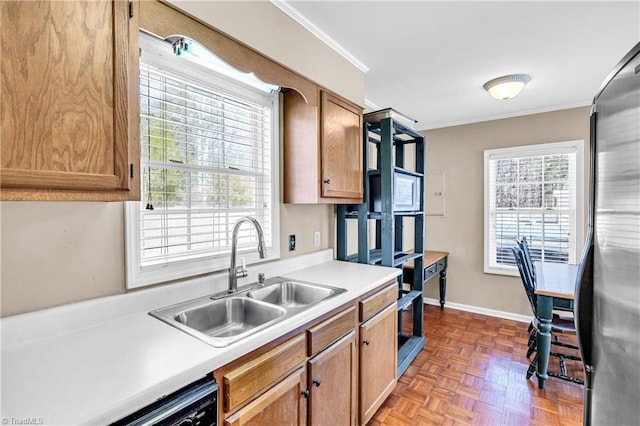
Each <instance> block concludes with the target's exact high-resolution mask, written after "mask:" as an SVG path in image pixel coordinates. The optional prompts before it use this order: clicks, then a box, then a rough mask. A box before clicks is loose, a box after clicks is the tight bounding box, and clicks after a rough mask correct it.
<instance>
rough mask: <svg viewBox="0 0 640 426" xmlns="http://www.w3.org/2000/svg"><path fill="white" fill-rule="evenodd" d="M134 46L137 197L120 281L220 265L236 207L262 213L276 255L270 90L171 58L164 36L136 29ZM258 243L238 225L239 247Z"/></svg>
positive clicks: (224, 263)
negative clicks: (137, 54) (138, 49)
mask: <svg viewBox="0 0 640 426" xmlns="http://www.w3.org/2000/svg"><path fill="white" fill-rule="evenodd" d="M141 46H142V56H141V63H140V145H141V153H140V156H141V185H142V188H141V189H142V190H141V194H142V201H141V202H140V203H135V207H132V208H130V209H129V210H130V211H129V214H128V222H133V224H132V226H131V230H130V231H131V232H130V234H133V235H130V237H129V243H130V244H129V245H130V246H132V247H129V248H130V250H131V251H132V252H135V253H132V255H133V256H130V257H129V263H132V265H130V268H129V269H132V270H131V271H130V273H129V274H128V286H129V287H136V286H140V285H146V284H152V283H155V282H159V281H166V280H169V279H176V278H182V277H185V276H189V275H194V274H199V273H204V272H209V271H212V270H216V269H222V268H224V267H228V264H229V253H230V251H231V234H232V229H233V227H234V224H235V223H236V221H237V220H238V219H240V218H241V217H243V216H253V217H255V218H256V219H257V220H258V222H260V224H261V226H262V229H263V231H264V238H265V243H266V245H267V255H268V256H267V257H270V258H273V257H276V256H277V251H278V250H277V246H276V244H275V242H276V241H275V240H276V238H274V235H276V234H277V213H274V211H275V210H276V209H277V206H278V202H277V189H275V190H274V178H273V176H274V171H275V169H276V167H274V165H277V164H274V161H275V158H276V157H277V152H274V148H275V147H274V145H275V144H274V143H273V140H274V139H275V138H274V132H275V131H276V130H277V129H276V127H277V124H276V120H275V119H276V118H277V115H278V114H277V110H276V106H277V94H271V93H264V92H261V91H258V90H257V89H255V88H250V87H247V85H245V84H241V83H239V82H237V81H233V80H232V79H229V78H228V77H226V76H222V75H217V74H216V73H213V72H212V71H211V70H209V69H203V67H202V66H200V65H198V64H196V63H192V62H191V61H189V60H187V59H185V58H183V57H177V56H175V55H173V54H172V51H171V45H170V44H168V43H166V42H164V41H161V40H155V39H152V38H151V37H148V36H142V35H141ZM227 73H228V71H227ZM245 76H246V75H245ZM276 182H277V180H276ZM129 217H130V218H131V220H129ZM257 244H258V238H257V234H256V231H255V228H254V227H252V226H242V227H241V228H240V232H239V234H238V245H237V248H238V251H239V252H242V251H247V252H248V251H251V252H255V251H256V247H257ZM248 259H249V260H251V258H250V256H248Z"/></svg>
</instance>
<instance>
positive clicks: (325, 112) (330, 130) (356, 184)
mask: <svg viewBox="0 0 640 426" xmlns="http://www.w3.org/2000/svg"><path fill="white" fill-rule="evenodd" d="M320 121H321V129H320V157H321V164H322V173H321V175H322V177H321V182H320V186H321V188H322V190H321V195H322V197H327V198H354V199H360V200H362V193H363V186H362V173H363V170H362V167H363V165H362V156H363V154H362V150H363V149H364V147H363V145H362V111H359V110H358V109H357V108H355V107H354V106H352V105H350V104H348V103H346V102H344V101H343V100H341V99H340V98H338V97H336V96H333V95H331V94H329V93H326V92H322V105H321V120H320Z"/></svg>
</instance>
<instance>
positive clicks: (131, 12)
mask: <svg viewBox="0 0 640 426" xmlns="http://www.w3.org/2000/svg"><path fill="white" fill-rule="evenodd" d="M129 18H133V2H132V1H130V2H129Z"/></svg>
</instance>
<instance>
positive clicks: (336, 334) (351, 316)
mask: <svg viewBox="0 0 640 426" xmlns="http://www.w3.org/2000/svg"><path fill="white" fill-rule="evenodd" d="M355 324H356V308H355V306H352V307H350V308H348V309H345V310H344V311H342V312H340V313H339V314H336V315H335V316H334V317H332V318H329V319H328V320H326V321H323V322H321V323H320V324H318V325H316V326H314V327H311V328H310V329H308V330H307V337H308V339H307V355H309V356H313V355H315V354H317V353H318V352H320V351H321V350H323V349H324V348H326V347H327V346H329V345H330V344H332V343H333V342H335V341H336V340H338V339H339V338H341V337H342V336H344V335H345V334H347V333H348V332H349V331H351V330H353V329H354V327H355Z"/></svg>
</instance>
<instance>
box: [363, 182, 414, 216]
mask: <svg viewBox="0 0 640 426" xmlns="http://www.w3.org/2000/svg"><path fill="white" fill-rule="evenodd" d="M420 182H421V179H420V177H419V176H414V175H411V174H405V173H402V172H395V173H394V174H393V210H394V211H396V212H414V211H420V210H422V208H421V206H420V194H421V190H422V189H421V185H420ZM381 186H382V185H381V180H380V175H379V174H374V175H370V176H369V191H370V196H369V211H371V212H381V211H382V197H381V192H382V188H381Z"/></svg>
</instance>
